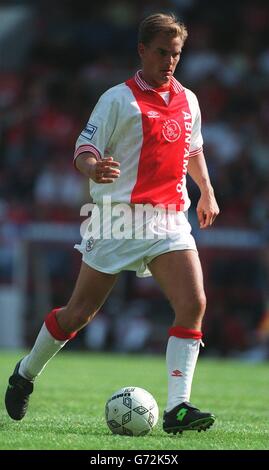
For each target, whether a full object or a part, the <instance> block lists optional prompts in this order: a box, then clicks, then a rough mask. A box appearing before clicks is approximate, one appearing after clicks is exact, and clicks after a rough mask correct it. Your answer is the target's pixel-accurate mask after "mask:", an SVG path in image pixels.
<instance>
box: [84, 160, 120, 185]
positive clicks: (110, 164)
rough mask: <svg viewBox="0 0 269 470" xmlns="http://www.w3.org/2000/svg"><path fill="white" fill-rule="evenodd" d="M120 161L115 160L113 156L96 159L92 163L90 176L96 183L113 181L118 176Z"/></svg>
mask: <svg viewBox="0 0 269 470" xmlns="http://www.w3.org/2000/svg"><path fill="white" fill-rule="evenodd" d="M119 167H120V163H119V162H115V161H114V160H113V157H108V158H105V159H104V160H96V162H94V163H93V165H92V168H91V173H90V178H91V179H92V180H93V181H94V182H95V183H98V184H107V183H113V182H114V181H115V180H116V179H117V178H118V177H119V176H120V169H119Z"/></svg>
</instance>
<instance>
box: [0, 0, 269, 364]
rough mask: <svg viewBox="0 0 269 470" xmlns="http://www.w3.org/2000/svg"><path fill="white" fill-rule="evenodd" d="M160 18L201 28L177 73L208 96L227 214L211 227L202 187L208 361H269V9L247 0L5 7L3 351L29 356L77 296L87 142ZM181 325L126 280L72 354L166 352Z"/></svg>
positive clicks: (0, 77)
mask: <svg viewBox="0 0 269 470" xmlns="http://www.w3.org/2000/svg"><path fill="white" fill-rule="evenodd" d="M156 11H163V12H166V11H173V12H175V13H176V14H177V15H178V16H179V17H180V18H181V19H182V20H183V21H184V22H185V23H186V24H187V27H188V30H189V38H188V40H187V42H186V45H185V48H184V52H183V55H182V59H181V63H180V64H179V66H178V70H177V72H176V77H177V78H178V80H179V81H180V82H182V84H183V85H185V86H186V87H188V88H191V89H192V90H193V91H194V92H195V93H196V94H197V96H198V99H199V101H200V106H201V110H202V118H203V135H204V141H205V145H204V148H205V154H206V158H207V162H208V167H209V171H210V175H211V179H212V182H213V185H214V188H215V192H216V196H217V200H218V202H219V205H220V208H221V215H220V216H219V218H218V220H217V222H216V223H215V225H214V228H212V229H210V230H207V231H205V232H203V231H199V229H198V227H197V224H196V215H195V206H196V201H197V198H198V191H197V188H196V187H195V186H194V184H192V182H191V181H189V191H190V195H191V198H192V209H191V210H190V218H191V221H192V224H193V231H194V235H195V237H196V240H197V243H198V246H199V251H200V255H201V259H202V263H203V269H204V275H205V285H206V291H207V296H208V308H207V316H206V320H205V323H204V333H205V342H206V348H205V349H204V350H203V355H207V356H210V355H211V356H212V355H213V356H218V357H219V356H221V357H227V356H228V357H236V358H242V359H245V360H252V361H258V360H265V359H268V358H269V294H268V278H269V247H268V238H269V219H268V211H269V176H268V175H269V26H268V25H269V6H268V3H267V2H261V1H256V2H253V1H248V0H246V1H244V2H242V1H240V0H233V1H232V2H230V1H227V2H222V1H214V0H136V1H135V0H128V1H123V0H103V1H102V2H94V3H93V2H84V1H80V0H76V1H68V0H66V1H64V0H63V1H59V0H54V1H53V2H52V1H51V2H48V1H45V0H32V1H27V0H25V1H12V0H9V1H6V2H5V1H3V0H2V1H1V2H0V116H1V119H0V148H1V159H0V347H1V348H2V349H3V348H9V349H12V348H23V347H30V346H31V345H32V342H33V340H34V338H35V336H36V334H37V331H38V330H39V328H40V325H41V322H42V318H43V317H44V315H45V313H46V312H47V311H48V310H49V309H50V308H51V307H52V306H57V305H58V306H59V305H64V304H65V303H66V301H67V300H68V298H69V296H70V293H71V291H72V289H73V285H74V281H75V279H76V276H77V273H78V270H79V266H80V255H79V254H78V253H77V252H75V250H73V249H72V246H73V245H74V243H75V242H77V241H78V240H79V239H80V232H79V228H80V224H81V222H82V220H83V219H82V217H81V216H80V207H81V205H82V204H84V203H86V202H88V200H89V196H88V191H87V181H85V180H84V178H83V177H82V176H80V175H79V174H78V172H76V171H75V170H74V168H73V166H72V158H73V150H74V144H75V140H76V138H77V136H78V134H79V133H80V131H81V129H82V128H83V127H84V125H85V123H86V121H87V119H88V117H89V115H90V112H91V110H92V108H93V106H94V105H95V103H96V101H97V99H98V97H99V95H100V94H101V93H102V92H103V91H104V90H105V89H107V88H108V87H110V86H113V85H114V84H116V83H119V82H121V81H124V80H126V79H127V78H129V77H130V76H131V75H132V74H133V73H134V72H135V71H136V69H137V67H138V66H139V60H138V55H137V53H136V42H137V25H138V23H139V21H140V20H141V19H142V18H143V17H144V16H146V15H147V14H150V13H153V12H156ZM171 319H172V313H171V311H170V310H169V307H168V306H167V304H166V302H165V301H164V299H163V297H162V294H161V293H160V291H159V289H158V287H157V286H156V284H155V283H154V282H153V281H152V280H151V279H146V280H142V281H141V280H140V279H138V278H136V277H135V275H134V274H133V273H122V275H121V278H120V281H119V282H118V284H117V286H116V288H115V289H114V291H113V294H112V295H111V296H110V298H109V300H108V301H107V302H106V304H105V306H104V308H103V309H102V312H101V313H100V314H99V315H98V316H97V318H96V319H95V320H94V322H93V323H92V324H91V326H89V327H88V328H87V329H85V330H84V331H82V332H81V333H80V335H78V337H77V339H76V340H75V341H74V342H73V343H72V344H71V343H70V345H68V348H71V349H82V350H83V349H84V350H96V351H103V350H105V351H120V352H140V351H141V352H150V353H159V352H162V353H163V352H164V350H165V344H166V339H167V328H168V326H169V324H170V322H171ZM126 325H128V329H127V328H126ZM123 333H124V335H123Z"/></svg>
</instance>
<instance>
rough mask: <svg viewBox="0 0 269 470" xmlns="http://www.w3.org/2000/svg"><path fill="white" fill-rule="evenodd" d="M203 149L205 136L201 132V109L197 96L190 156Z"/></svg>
mask: <svg viewBox="0 0 269 470" xmlns="http://www.w3.org/2000/svg"><path fill="white" fill-rule="evenodd" d="M202 151H203V137H202V133H201V111H200V107H199V103H198V100H197V98H196V97H195V110H194V122H193V125H192V133H191V144H190V157H194V156H195V155H198V154H199V153H200V152H202Z"/></svg>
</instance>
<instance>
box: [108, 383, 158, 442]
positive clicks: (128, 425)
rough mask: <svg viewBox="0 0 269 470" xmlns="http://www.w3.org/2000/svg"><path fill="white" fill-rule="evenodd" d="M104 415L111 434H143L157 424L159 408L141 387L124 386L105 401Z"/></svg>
mask: <svg viewBox="0 0 269 470" xmlns="http://www.w3.org/2000/svg"><path fill="white" fill-rule="evenodd" d="M105 415H106V422H107V425H108V427H109V429H110V430H111V431H112V433H113V434H121V435H127V436H145V435H146V434H148V433H149V432H150V431H151V430H152V428H153V427H154V426H155V425H156V424H157V421H158V417H159V408H158V405H157V403H156V400H155V399H154V398H153V396H152V395H151V394H150V393H149V392H147V391H146V390H144V389H143V388H139V387H124V388H121V389H120V390H118V391H117V392H115V393H113V395H112V397H111V398H109V400H108V401H107V402H106V409H105Z"/></svg>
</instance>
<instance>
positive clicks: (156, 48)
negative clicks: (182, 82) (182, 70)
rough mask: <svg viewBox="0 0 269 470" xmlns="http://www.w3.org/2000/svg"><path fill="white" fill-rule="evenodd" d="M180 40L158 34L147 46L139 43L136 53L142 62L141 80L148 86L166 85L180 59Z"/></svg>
mask: <svg viewBox="0 0 269 470" xmlns="http://www.w3.org/2000/svg"><path fill="white" fill-rule="evenodd" d="M182 46H183V44H182V40H181V39H180V38H179V37H176V38H169V37H168V36H166V35H165V34H163V33H160V34H158V35H157V36H155V38H154V39H153V40H152V42H151V43H150V44H148V45H147V46H146V45H144V44H142V43H139V44H138V52H139V55H140V57H141V61H142V72H143V78H144V79H145V80H146V82H148V83H149V84H150V85H152V86H154V87H159V86H162V85H165V84H168V83H169V81H170V80H171V77H172V75H173V74H174V71H175V68H176V66H177V64H178V61H179V59H180V53H181V49H182Z"/></svg>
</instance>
